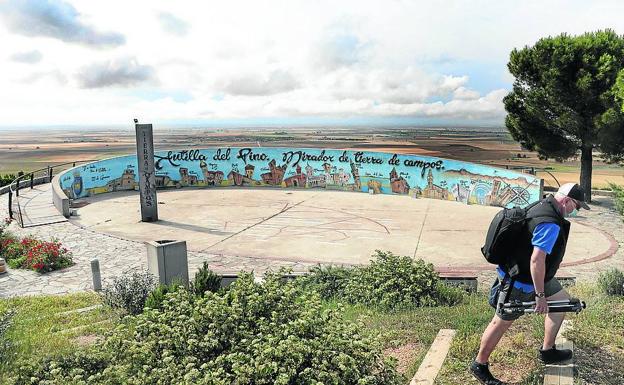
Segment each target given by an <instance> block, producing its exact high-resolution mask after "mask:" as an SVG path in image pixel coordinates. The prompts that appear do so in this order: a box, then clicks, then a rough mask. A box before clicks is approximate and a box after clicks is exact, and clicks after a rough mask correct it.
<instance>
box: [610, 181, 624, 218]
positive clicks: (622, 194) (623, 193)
mask: <svg viewBox="0 0 624 385" xmlns="http://www.w3.org/2000/svg"><path fill="white" fill-rule="evenodd" d="M609 187H610V188H611V191H613V193H614V194H615V197H614V199H615V207H616V208H617V210H618V211H619V212H620V214H622V215H624V187H622V186H618V185H616V184H614V183H609Z"/></svg>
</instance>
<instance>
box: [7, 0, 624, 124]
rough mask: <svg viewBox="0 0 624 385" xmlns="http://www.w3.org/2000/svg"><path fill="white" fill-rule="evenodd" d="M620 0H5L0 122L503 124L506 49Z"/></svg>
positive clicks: (608, 14)
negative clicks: (545, 0) (100, 0)
mask: <svg viewBox="0 0 624 385" xmlns="http://www.w3.org/2000/svg"><path fill="white" fill-rule="evenodd" d="M623 14H624V4H623V3H622V2H621V1H615V0H611V1H609V0H604V1H563V0H560V1H547V2H544V1H533V0H528V1H493V0H492V1H486V0H473V1H469V2H468V1H459V0H456V1H450V0H449V1H435V2H434V1H427V2H425V1H406V0H385V1H381V0H380V1H370V0H359V1H355V0H342V1H340V2H336V1H325V0H318V1H311V0H309V1H304V0H289V1H285V0H283V1H273V0H268V1H263V2H258V1H251V0H250V1H239V0H232V1H227V2H226V1H211V2H196V1H186V0H181V1H176V2H172V1H168V0H153V1H146V0H136V1H132V2H128V1H119V0H110V1H106V2H94V1H90V0H67V1H66V0H45V1H44V0H5V1H3V2H1V3H0V41H2V42H3V50H2V51H3V54H2V55H0V65H1V66H2V68H3V76H2V77H0V87H1V88H2V89H3V90H10V92H2V93H0V106H2V108H0V126H2V127H14V126H46V125H49V126H58V125H73V126H80V125H86V126H95V125H114V126H126V125H129V124H131V122H132V119H133V118H134V117H139V118H140V119H141V120H142V121H149V122H153V123H155V124H156V125H159V124H160V125H167V126H171V125H176V124H193V125H202V124H205V125H207V126H219V125H225V126H235V125H241V126H245V125H249V126H258V125H269V126H270V125H275V126H287V125H319V126H322V125H328V124H332V125H340V124H351V125H368V124H370V125H385V126H387V125H409V124H416V125H445V124H448V125H459V126H462V125H465V126H469V125H488V126H497V125H501V126H502V124H503V121H504V116H505V111H504V108H503V106H502V102H501V100H502V98H503V97H504V96H505V94H506V93H507V92H508V91H509V89H510V87H511V84H512V82H513V78H512V77H511V75H510V74H509V73H508V72H507V68H506V63H507V59H508V57H509V52H510V51H511V50H512V49H513V48H520V47H522V46H524V45H531V44H533V43H535V41H537V40H538V39H539V38H540V37H544V36H549V35H557V34H560V33H563V32H565V33H570V34H580V33H583V32H586V31H594V30H597V29H604V28H612V29H614V30H616V32H618V33H624V18H622V17H621V15H623Z"/></svg>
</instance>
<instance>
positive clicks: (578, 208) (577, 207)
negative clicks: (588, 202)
mask: <svg viewBox="0 0 624 385" xmlns="http://www.w3.org/2000/svg"><path fill="white" fill-rule="evenodd" d="M568 198H569V199H570V200H571V201H572V202H574V206H575V207H576V209H577V210H580V209H581V207H582V206H581V204H580V203H579V201H577V200H576V199H574V198H570V197H568Z"/></svg>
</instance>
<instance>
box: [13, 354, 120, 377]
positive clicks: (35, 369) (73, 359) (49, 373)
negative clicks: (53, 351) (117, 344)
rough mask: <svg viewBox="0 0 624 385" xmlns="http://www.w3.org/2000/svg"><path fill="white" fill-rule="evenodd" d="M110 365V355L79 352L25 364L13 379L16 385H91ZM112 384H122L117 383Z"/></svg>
mask: <svg viewBox="0 0 624 385" xmlns="http://www.w3.org/2000/svg"><path fill="white" fill-rule="evenodd" d="M109 365H110V354H108V353H105V352H104V353H103V352H100V351H97V350H96V349H89V350H77V351H76V352H74V353H72V354H70V355H67V356H60V357H49V358H45V359H43V360H41V361H39V362H32V363H31V362H24V363H22V365H21V366H20V368H19V370H18V371H17V372H18V373H17V374H16V377H14V378H12V379H11V382H10V383H11V384H14V385H30V384H46V385H64V384H73V385H78V384H84V385H86V384H91V383H93V382H92V381H91V379H92V378H96V377H98V376H99V373H101V372H102V371H103V370H104V369H106V367H107V366H109ZM110 383H111V384H122V382H115V380H114V379H112V381H111V382H110Z"/></svg>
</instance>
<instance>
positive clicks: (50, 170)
mask: <svg viewBox="0 0 624 385" xmlns="http://www.w3.org/2000/svg"><path fill="white" fill-rule="evenodd" d="M48 183H52V167H50V168H49V169H48Z"/></svg>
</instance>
